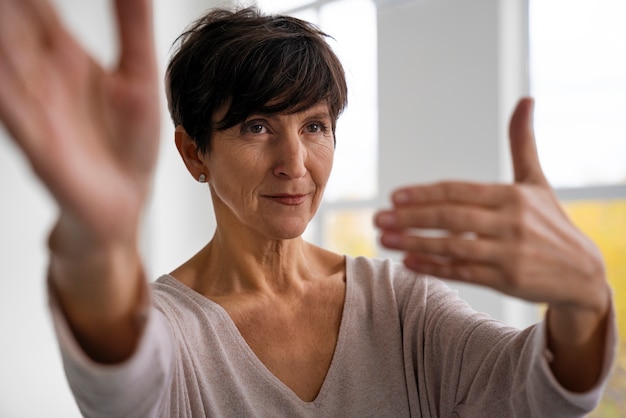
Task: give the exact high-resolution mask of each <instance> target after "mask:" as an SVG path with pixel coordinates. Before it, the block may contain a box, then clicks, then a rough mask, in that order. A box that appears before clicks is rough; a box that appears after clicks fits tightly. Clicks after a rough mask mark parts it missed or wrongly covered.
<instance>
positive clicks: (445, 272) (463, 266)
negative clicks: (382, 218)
mask: <svg viewBox="0 0 626 418" xmlns="http://www.w3.org/2000/svg"><path fill="white" fill-rule="evenodd" d="M404 265H405V266H407V267H408V268H409V269H411V270H413V271H416V272H418V273H422V274H425V275H428V276H433V277H438V278H441V279H450V280H458V281H463V282H467V283H472V284H477V285H481V286H488V287H492V288H495V287H496V286H497V283H498V280H499V277H500V276H501V273H500V272H499V270H498V269H497V267H495V266H493V265H491V264H485V263H475V262H458V261H457V262H453V261H445V260H441V259H436V258H432V257H428V256H424V255H422V254H417V253H410V254H408V255H407V256H406V257H405V258H404Z"/></svg>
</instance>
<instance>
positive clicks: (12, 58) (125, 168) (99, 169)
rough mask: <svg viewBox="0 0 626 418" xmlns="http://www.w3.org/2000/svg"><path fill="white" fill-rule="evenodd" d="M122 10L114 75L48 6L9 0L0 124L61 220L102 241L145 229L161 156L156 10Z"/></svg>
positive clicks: (5, 2) (2, 7)
mask: <svg viewBox="0 0 626 418" xmlns="http://www.w3.org/2000/svg"><path fill="white" fill-rule="evenodd" d="M117 6H118V17H119V19H120V34H121V39H122V50H123V52H122V57H121V61H120V65H119V66H118V68H117V69H116V70H115V71H112V72H106V71H104V70H103V69H102V68H101V67H100V66H99V65H98V64H97V63H96V62H95V61H94V60H93V59H91V57H89V55H87V54H86V53H85V52H84V51H83V50H82V49H81V48H80V46H79V45H78V44H77V43H76V42H75V41H74V40H73V39H72V38H71V37H70V36H69V35H68V33H67V32H66V31H65V30H64V28H62V26H61V25H60V24H59V21H58V20H57V19H56V18H55V17H54V13H53V11H52V10H51V9H50V7H49V6H48V5H47V4H42V2H34V1H33V2H29V1H26V2H25V1H24V0H14V1H11V0H0V16H2V17H1V18H0V20H1V22H0V26H2V27H3V28H5V29H2V39H4V40H5V41H2V44H0V80H2V81H1V82H0V118H1V119H2V120H3V121H4V123H5V124H6V126H7V128H8V130H9V132H10V133H11V134H12V136H13V137H14V138H15V140H16V142H17V143H18V145H19V146H20V147H21V148H22V149H23V151H24V152H25V154H26V155H27V157H28V158H29V160H30V162H31V165H32V167H33V169H34V170H35V172H36V173H37V175H38V176H39V177H40V178H41V179H42V181H43V182H44V183H45V184H46V186H47V187H48V189H49V190H50V192H51V193H52V195H53V196H54V197H55V199H56V200H57V202H58V203H59V205H60V207H61V210H62V212H63V213H64V214H66V215H69V216H70V217H71V218H72V219H74V220H76V221H78V222H79V224H80V226H81V229H83V230H84V231H88V233H89V234H91V235H93V238H95V239H109V238H113V237H114V236H115V237H116V238H118V237H120V236H121V235H123V234H128V233H132V232H134V231H135V230H136V225H137V222H138V217H139V214H140V212H141V208H142V206H143V203H144V201H145V198H146V195H147V192H148V189H149V186H150V180H151V177H152V176H151V175H152V171H153V167H154V164H155V160H156V153H157V148H158V137H159V135H158V130H159V120H158V118H159V115H158V106H159V105H158V93H157V88H156V85H157V83H156V79H157V76H156V65H155V63H154V53H153V46H152V39H151V35H150V31H149V27H150V23H149V18H150V16H149V5H148V3H147V2H146V1H144V0H132V1H129V0H118V1H117ZM131 12H132V14H135V16H133V18H134V20H135V22H134V23H135V24H137V13H138V12H142V13H143V17H141V18H140V19H139V24H138V25H136V26H135V27H130V26H129V24H130V23H131V22H130V16H131ZM142 19H143V25H142ZM125 25H126V26H125ZM5 31H7V32H8V31H11V32H12V33H14V34H17V35H19V34H22V35H23V36H20V37H19V38H17V37H16V36H9V37H7V36H5V35H6V34H5ZM139 31H142V33H138V32H139ZM9 39H10V40H11V41H12V42H13V43H8V42H6V40H9ZM16 39H18V42H15V40H16Z"/></svg>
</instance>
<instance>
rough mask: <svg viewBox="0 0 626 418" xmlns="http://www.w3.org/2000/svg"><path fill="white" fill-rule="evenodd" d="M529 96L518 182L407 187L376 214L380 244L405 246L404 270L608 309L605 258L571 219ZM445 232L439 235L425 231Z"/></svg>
mask: <svg viewBox="0 0 626 418" xmlns="http://www.w3.org/2000/svg"><path fill="white" fill-rule="evenodd" d="M532 107H533V101H532V99H529V98H526V99H522V100H521V101H520V102H519V103H518V105H517V108H516V109H515V112H514V113H513V116H512V118H511V123H510V130H509V135H510V143H511V154H512V159H513V167H514V173H515V181H514V183H513V184H478V183H469V182H441V183H437V184H429V185H419V186H413V187H406V188H402V189H399V190H397V191H395V192H394V193H393V195H392V201H393V208H392V209H391V210H387V211H381V212H379V213H378V214H377V215H376V218H375V223H376V225H377V226H378V227H379V228H381V230H382V235H381V243H382V245H383V246H385V247H387V248H391V249H396V250H401V251H404V252H405V254H406V256H405V259H404V263H405V264H406V266H407V267H409V268H411V269H413V270H415V271H417V272H420V273H424V274H429V275H434V276H438V277H441V278H446V279H452V280H459V281H464V282H468V283H474V284H478V285H482V286H487V287H490V288H493V289H496V290H499V291H501V292H503V293H506V294H509V295H512V296H515V297H519V298H522V299H526V300H529V301H534V302H546V303H549V304H551V306H576V307H580V308H585V309H589V310H598V311H602V312H604V311H605V310H606V306H607V304H608V298H607V290H606V283H605V275H604V266H603V261H602V257H601V255H600V253H599V251H598V249H597V248H596V247H595V245H594V244H593V243H592V242H591V241H590V240H589V239H588V238H587V237H586V236H584V235H583V234H582V233H581V232H580V231H579V230H578V229H577V228H576V227H575V226H574V225H573V224H572V223H571V222H570V221H569V219H568V218H567V216H566V215H565V213H564V212H563V210H562V209H561V207H560V205H559V203H558V201H557V199H556V196H555V194H554V192H553V190H552V188H551V187H550V185H549V184H548V181H547V180H546V178H545V176H544V174H543V171H542V169H541V166H540V164H539V158H538V155H537V149H536V146H535V140H534V133H533V128H532ZM429 229H436V230H441V231H443V234H441V235H438V236H432V234H431V235H430V236H428V235H425V234H420V230H429Z"/></svg>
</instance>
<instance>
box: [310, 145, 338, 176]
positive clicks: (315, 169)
mask: <svg viewBox="0 0 626 418" xmlns="http://www.w3.org/2000/svg"><path fill="white" fill-rule="evenodd" d="M334 157H335V149H334V147H327V146H325V147H320V148H319V149H317V150H316V152H314V155H313V163H312V167H311V172H312V173H314V177H315V179H316V180H319V181H321V182H323V183H324V184H325V183H326V181H327V180H328V177H329V176H330V172H331V170H332V168H333V161H334Z"/></svg>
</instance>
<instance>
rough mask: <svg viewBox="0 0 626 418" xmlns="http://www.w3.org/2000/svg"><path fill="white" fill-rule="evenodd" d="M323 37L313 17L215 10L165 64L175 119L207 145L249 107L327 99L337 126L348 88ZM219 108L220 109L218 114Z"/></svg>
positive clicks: (290, 107) (299, 105)
mask: <svg viewBox="0 0 626 418" xmlns="http://www.w3.org/2000/svg"><path fill="white" fill-rule="evenodd" d="M326 37H327V35H325V34H324V33H323V32H321V31H320V30H319V29H318V28H317V27H315V26H314V25H312V24H310V23H307V22H304V21H302V20H299V19H296V18H293V17H289V16H264V15H261V14H260V12H259V11H258V10H256V9H253V8H248V9H244V10H240V11H238V12H230V11H225V10H214V11H212V12H210V13H209V14H208V15H207V16H205V17H204V18H202V19H200V20H199V21H197V22H195V23H194V25H193V26H192V27H191V28H190V29H189V30H188V31H187V32H185V33H184V34H183V35H182V36H181V37H180V38H179V42H180V48H179V50H178V52H177V53H176V54H175V55H174V56H173V57H172V59H171V61H170V64H169V66H168V71H167V73H168V84H169V86H168V87H169V91H168V99H169V105H170V112H171V114H172V119H173V120H174V123H175V124H177V125H182V126H183V127H184V128H185V130H186V131H187V133H188V134H189V135H190V136H191V137H192V138H193V139H194V140H195V141H196V143H197V144H198V147H199V148H200V150H201V151H203V152H206V151H207V150H209V149H210V138H211V132H212V131H213V130H223V129H228V128H231V127H233V126H235V125H237V124H239V123H241V122H243V121H245V119H246V118H247V117H249V116H250V115H251V114H254V113H261V114H277V113H296V112H299V111H302V110H305V109H307V108H310V107H311V106H314V105H316V104H318V103H320V102H326V103H327V104H328V108H329V112H330V116H331V118H332V121H333V127H332V128H333V132H334V130H335V124H336V120H337V118H338V117H339V115H340V113H341V112H342V111H343V109H344V108H345V106H346V104H347V87H346V81H345V76H344V71H343V67H342V66H341V63H340V62H339V59H338V58H337V56H336V55H335V54H334V52H333V51H332V49H331V48H330V46H329V45H328V44H327V43H326ZM216 114H220V115H223V116H222V117H221V119H220V120H217V121H214V120H213V118H215V117H216Z"/></svg>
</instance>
